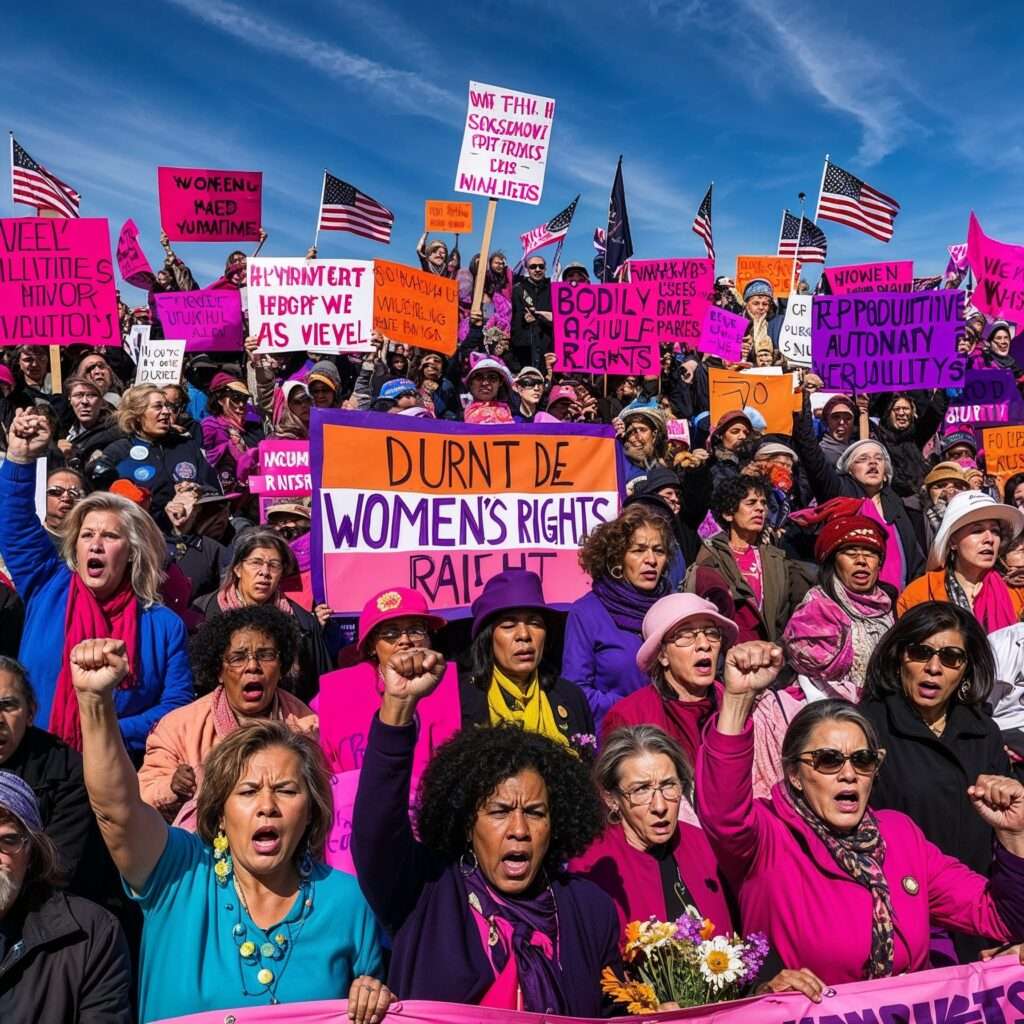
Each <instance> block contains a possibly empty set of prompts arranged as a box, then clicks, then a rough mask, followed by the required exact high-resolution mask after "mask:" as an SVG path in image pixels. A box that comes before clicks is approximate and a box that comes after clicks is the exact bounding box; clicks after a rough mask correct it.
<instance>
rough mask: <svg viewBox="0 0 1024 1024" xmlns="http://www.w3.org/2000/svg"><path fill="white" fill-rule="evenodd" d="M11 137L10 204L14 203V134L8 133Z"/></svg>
mask: <svg viewBox="0 0 1024 1024" xmlns="http://www.w3.org/2000/svg"><path fill="white" fill-rule="evenodd" d="M7 134H8V135H9V136H10V137H11V202H12V203H13V202H14V132H13V131H8V133H7Z"/></svg>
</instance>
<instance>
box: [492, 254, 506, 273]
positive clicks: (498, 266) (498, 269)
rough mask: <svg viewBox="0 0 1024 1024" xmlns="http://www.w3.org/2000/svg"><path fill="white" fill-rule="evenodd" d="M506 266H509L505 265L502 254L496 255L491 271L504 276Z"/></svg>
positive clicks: (493, 258) (493, 257)
mask: <svg viewBox="0 0 1024 1024" xmlns="http://www.w3.org/2000/svg"><path fill="white" fill-rule="evenodd" d="M506 266H507V264H506V263H505V257H504V256H502V255H501V253H495V254H494V255H493V256H492V257H491V270H493V271H494V273H496V274H504V273H505V267H506Z"/></svg>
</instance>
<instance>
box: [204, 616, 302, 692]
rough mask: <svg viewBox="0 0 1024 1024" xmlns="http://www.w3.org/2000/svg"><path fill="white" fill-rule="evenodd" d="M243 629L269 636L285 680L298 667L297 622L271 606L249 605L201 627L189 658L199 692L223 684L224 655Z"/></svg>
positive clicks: (209, 690) (218, 617)
mask: <svg viewBox="0 0 1024 1024" xmlns="http://www.w3.org/2000/svg"><path fill="white" fill-rule="evenodd" d="M240 629H253V630H256V632H258V633H263V634H264V635H266V636H269V637H270V638H271V639H272V640H273V641H274V646H275V647H276V648H277V653H278V655H279V656H280V657H279V662H278V663H279V664H280V666H281V676H282V678H283V677H284V676H285V675H286V674H287V673H288V670H289V669H290V667H291V666H292V665H294V664H295V657H296V655H297V654H298V650H299V643H300V638H299V628H298V626H296V624H295V619H294V618H292V616H291V615H288V614H286V613H285V612H283V611H281V610H280V609H279V608H274V607H272V606H271V605H250V606H249V607H246V608H235V609H233V610H232V611H229V612H224V614H223V615H215V616H214V617H213V618H212V619H207V620H206V622H204V623H203V625H202V626H201V627H200V628H199V631H198V632H197V633H196V635H195V636H194V637H192V639H191V641H190V642H189V646H188V658H189V661H190V662H191V664H192V675H193V676H194V677H195V684H196V693H199V694H204V693H212V692H213V691H214V690H215V689H216V688H217V687H218V686H219V685H220V674H221V671H222V670H223V665H224V655H225V654H226V653H227V650H228V647H230V646H231V638H232V637H233V636H234V635H235V633H237V632H238V631H239V630H240Z"/></svg>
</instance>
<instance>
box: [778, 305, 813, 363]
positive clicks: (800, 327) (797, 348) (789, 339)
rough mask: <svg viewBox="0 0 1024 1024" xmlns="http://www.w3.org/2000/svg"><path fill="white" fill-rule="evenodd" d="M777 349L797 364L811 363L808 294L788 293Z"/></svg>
mask: <svg viewBox="0 0 1024 1024" xmlns="http://www.w3.org/2000/svg"><path fill="white" fill-rule="evenodd" d="M779 351H780V352H781V353H782V354H783V355H784V356H785V357H786V358H787V359H788V360H789V361H790V362H791V363H795V364H796V365H797V366H810V365H811V297H810V295H797V294H796V293H795V292H793V293H791V294H790V296H789V302H787V303H786V316H785V319H784V320H783V321H782V330H781V331H780V332H779Z"/></svg>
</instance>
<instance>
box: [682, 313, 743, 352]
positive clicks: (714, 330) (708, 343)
mask: <svg viewBox="0 0 1024 1024" xmlns="http://www.w3.org/2000/svg"><path fill="white" fill-rule="evenodd" d="M749 327H750V321H749V320H748V319H747V318H746V317H745V316H737V315H736V314H735V313H730V312H729V310H727V309H722V308H721V307H720V306H713V305H709V306H708V307H707V309H706V310H705V311H704V323H703V324H702V325H701V331H700V338H699V339H698V340H697V344H696V346H695V347H696V348H698V349H699V350H700V351H701V352H706V353H707V354H708V355H711V356H718V358H719V359H724V360H726V361H727V362H730V363H736V362H739V360H740V356H741V355H742V352H743V336H744V335H745V334H746V333H747V329H748V328H749Z"/></svg>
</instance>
